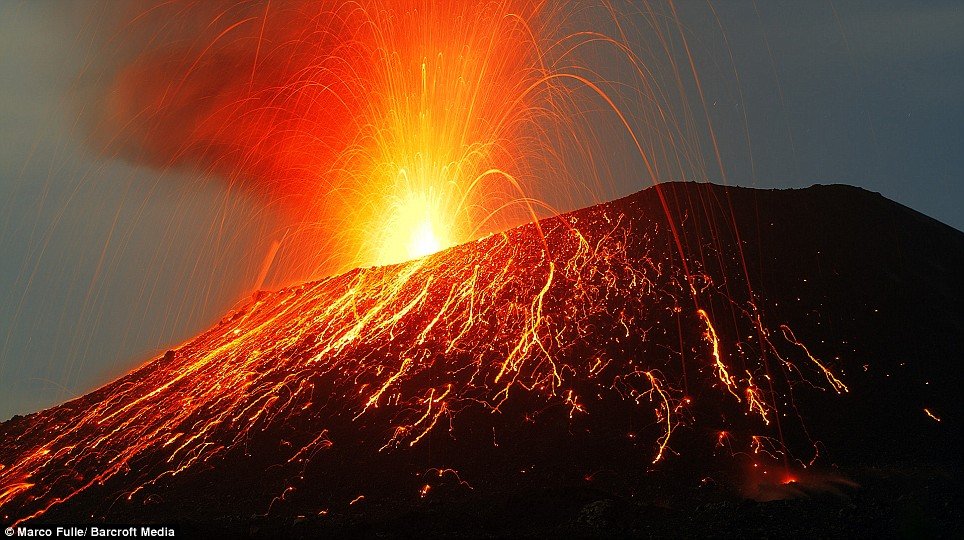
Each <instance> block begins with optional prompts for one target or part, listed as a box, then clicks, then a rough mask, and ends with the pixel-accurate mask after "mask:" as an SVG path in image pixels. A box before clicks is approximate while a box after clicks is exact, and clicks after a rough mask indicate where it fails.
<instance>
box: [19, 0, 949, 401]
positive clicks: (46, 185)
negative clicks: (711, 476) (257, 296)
mask: <svg viewBox="0 0 964 540" xmlns="http://www.w3.org/2000/svg"><path fill="white" fill-rule="evenodd" d="M757 4H758V5H754V3H752V2H742V1H739V2H738V1H727V2H718V3H713V4H712V8H713V9H710V8H708V6H707V4H706V3H705V2H685V1H682V2H678V3H677V8H678V11H679V17H680V20H681V23H682V25H683V28H684V32H685V34H686V36H687V40H688V41H689V43H690V46H691V48H692V51H693V55H694V61H695V64H696V67H697V71H698V73H699V74H700V78H701V81H702V83H703V92H704V98H705V104H706V106H707V110H708V114H709V116H710V123H711V124H712V128H713V131H714V132H715V134H716V137H717V140H718V143H719V146H720V152H721V156H722V160H723V162H724V170H723V171H720V169H719V168H718V167H716V166H713V165H712V163H713V158H712V156H711V153H710V152H709V148H710V145H709V144H708V140H706V136H705V131H703V132H702V133H703V135H702V136H701V137H702V139H703V140H701V141H700V142H701V147H702V149H703V152H704V154H705V155H704V156H703V159H704V160H705V161H706V162H707V163H709V164H710V165H708V166H706V167H705V168H704V169H703V170H704V175H703V177H702V178H690V179H694V180H697V179H698V180H708V181H713V182H725V183H727V184H731V185H741V186H753V187H761V188H771V187H775V188H795V187H806V186H809V185H811V184H815V183H844V184H851V185H856V186H860V187H863V188H866V189H868V190H871V191H876V192H880V193H881V194H883V195H884V196H886V197H888V198H891V199H893V200H895V201H897V202H900V203H902V204H905V205H907V206H909V207H911V208H913V209H915V210H918V211H920V212H922V213H924V214H927V215H929V216H931V217H934V218H936V219H938V220H940V221H942V222H944V223H947V224H949V225H951V226H952V227H955V228H957V229H959V230H964V212H962V211H961V208H964V182H962V181H961V169H962V166H964V151H962V149H964V100H962V99H961V96H964V69H961V68H962V66H964V31H962V29H964V4H962V3H961V2H959V1H947V2H940V1H935V0H927V1H917V2H911V1H880V0H877V1H864V2H856V1H855V2H839V3H836V2H835V3H831V2H825V1H814V2H799V1H789V2H758V3H757ZM110 9H111V6H110V5H109V4H105V3H100V2H97V3H84V2H81V3H77V4H71V3H66V2H56V1H46V2H44V1H15V0H0V88H2V93H0V254H2V256H0V298H2V300H0V419H6V418H8V417H10V416H11V415H13V414H23V413H27V412H31V411H33V410H37V409H39V408H44V407H48V406H51V405H54V404H56V403H58V402H60V401H63V400H65V399H68V398H70V397H73V396H77V395H80V394H83V393H85V392H87V391H89V390H91V389H92V388H94V387H96V386H97V385H99V384H102V383H104V382H107V381H108V380H110V379H112V378H114V377H116V376H118V375H120V374H122V373H124V372H126V371H127V370H129V369H130V368H132V367H134V366H136V365H138V364H140V363H142V362H143V361H145V360H146V359H147V358H148V357H149V356H150V355H153V354H156V353H158V352H160V351H163V350H165V349H166V348H168V347H170V346H173V345H175V344H177V343H178V342H179V341H180V340H184V339H187V338H189V337H190V336H192V335H194V334H195V333H197V332H198V331H199V330H202V329H203V328H205V327H206V326H207V325H210V324H211V323H213V322H214V321H216V320H217V318H218V317H219V316H220V315H222V314H223V313H224V312H225V311H226V310H228V309H230V307H231V306H232V305H234V304H235V303H237V302H238V301H239V299H241V298H242V296H243V295H245V294H247V293H248V292H250V291H251V289H252V287H253V286H254V283H255V280H256V276H257V274H258V271H259V268H260V265H261V262H262V260H263V258H264V254H265V252H266V251H267V250H268V249H269V245H270V243H271V240H272V239H271V238H270V237H269V236H268V235H266V234H265V231H268V230H273V228H274V226H275V225H274V221H275V216H273V215H272V213H271V212H269V211H267V210H265V209H264V208H263V207H262V205H260V204H259V201H257V200H255V199H253V198H251V197H249V196H247V195H245V194H243V193H236V192H229V191H228V190H227V189H225V188H224V187H223V186H222V185H220V184H217V183H211V182H197V181H195V180H197V178H196V177H197V175H198V174H199V173H195V172H191V171H184V170H182V171H163V172H161V171H158V170H156V169H152V168H148V167H145V166H141V165H138V164H134V163H130V162H125V161H121V160H117V159H109V158H105V157H103V156H100V155H98V154H97V153H96V152H93V151H92V150H91V149H90V144H89V141H88V140H87V137H88V135H87V134H86V132H85V130H84V126H83V125H82V123H83V121H82V118H83V117H84V111H83V108H84V96H85V95H86V94H87V93H88V92H89V91H90V88H88V87H87V86H86V85H87V84H88V81H87V80H86V79H84V78H82V77H79V75H78V74H79V73H81V71H82V70H84V69H85V67H86V66H88V64H90V63H91V61H92V55H93V54H95V51H96V50H98V49H97V47H95V46H93V45H92V39H91V38H90V36H89V35H88V34H89V31H88V29H89V28H90V27H91V26H92V25H95V24H96V22H97V21H98V20H99V18H100V17H102V16H103V14H104V13H105V12H107V11H109V10H110ZM714 10H715V13H716V15H717V16H718V17H719V21H717V20H716V19H715V18H714ZM721 29H722V30H721ZM680 54H681V53H680ZM681 59H682V56H679V57H678V58H677V60H678V61H681ZM598 62H600V70H601V71H604V72H618V70H619V64H618V63H611V64H609V65H606V63H607V62H610V60H607V59H606V58H604V57H603V58H600V59H598ZM616 76H617V77H618V74H617V75H616ZM688 93H690V94H691V95H689V96H688V99H689V100H690V101H691V102H694V103H696V104H695V105H694V104H693V103H691V104H690V105H691V106H692V107H699V103H698V102H697V101H696V100H697V96H696V95H695V93H693V89H689V90H688ZM700 111H701V109H700ZM701 114H702V113H701ZM699 118H703V117H702V116H700V117H699ZM702 122H703V123H705V119H703V120H702ZM613 132H614V131H605V130H603V131H602V133H603V137H606V136H609V135H607V134H608V133H613ZM613 136H614V135H613ZM603 142H604V143H607V142H608V141H603ZM620 145H625V141H622V142H620V141H613V142H612V146H613V147H614V148H620V147H621V146H620ZM614 163H615V162H614ZM613 167H614V168H616V169H619V168H623V169H624V170H619V171H617V174H615V177H616V178H619V180H618V181H617V182H616V185H614V186H613V187H612V193H601V194H595V198H596V199H597V200H605V199H607V198H612V197H615V196H619V195H625V194H628V193H631V192H634V191H637V190H639V189H642V188H644V187H647V186H648V185H649V182H648V181H647V180H645V179H643V180H641V179H640V176H639V175H638V174H634V173H633V171H634V164H633V163H632V162H631V161H625V162H619V164H614V165H613ZM671 179H672V178H664V179H663V180H671ZM185 185H189V186H191V188H190V189H185V188H184V186H185ZM536 195H537V196H540V195H541V196H542V197H545V198H547V199H551V197H552V194H551V193H541V194H540V193H537V194H536ZM567 202H568V204H569V205H570V206H581V205H585V204H589V203H591V202H593V201H591V200H585V201H579V200H569V201H567ZM559 204H563V203H559Z"/></svg>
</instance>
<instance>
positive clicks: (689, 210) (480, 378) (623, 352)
mask: <svg viewBox="0 0 964 540" xmlns="http://www.w3.org/2000/svg"><path fill="white" fill-rule="evenodd" d="M661 189H662V190H663V192H662V193H657V192H656V190H655V189H650V190H647V191H644V192H641V193H640V194H637V195H634V196H632V197H629V198H626V199H623V200H620V201H616V202H613V203H609V204H603V205H599V206H595V207H592V208H589V209H586V210H582V211H578V212H574V213H571V214H567V215H564V216H561V217H557V218H550V219H546V220H543V221H541V222H540V223H533V224H529V225H525V226H522V227H518V228H516V229H512V230H509V231H506V232H505V233H502V234H497V235H492V236H489V237H486V238H483V239H480V240H477V241H475V242H471V243H469V244H464V245H461V246H457V247H454V248H451V249H448V250H445V251H443V252H440V253H437V254H434V255H431V256H429V257H425V258H422V259H418V260H414V261H410V262H406V263H402V264H397V265H393V266H386V267H374V268H366V269H357V270H354V271H351V272H348V273H346V274H343V275H339V276H334V277H331V278H328V279H324V280H321V281H317V282H313V283H305V284H302V285H297V286H292V287H288V288H285V289H282V290H279V291H277V292H272V293H265V292H260V293H257V294H256V295H254V297H253V298H252V299H251V300H250V301H249V302H247V303H246V304H244V305H242V306H241V307H239V308H238V309H236V310H235V311H234V312H232V313H230V314H229V315H228V316H226V317H225V318H224V319H223V320H221V321H220V323H218V324H217V325H216V326H214V327H213V328H211V329H210V330H208V331H206V332H204V333H202V334H201V335H199V336H197V337H196V338H194V339H192V340H190V341H188V342H186V343H184V344H182V345H180V346H178V347H176V348H174V349H172V350H170V351H168V352H167V353H165V354H163V355H162V356H160V357H158V358H155V359H154V360H152V361H150V362H148V363H147V364H145V365H144V366H142V367H140V368H139V369H136V370H134V371H133V372H131V373H130V374H129V375H127V376H125V377H123V378H121V379H119V380H117V381H115V382H113V383H110V384H108V385H106V386H104V387H103V388H100V389H99V390H96V391H95V392H92V393H91V394H89V395H87V396H84V397H81V398H78V399H76V400H74V401H71V402H68V403H66V404H64V405H61V406H58V407H54V408H52V409H49V410H46V411H43V412H40V413H37V414H33V415H30V416H27V417H18V418H15V419H13V420H11V421H9V422H6V423H4V424H3V425H2V426H0V464H2V465H0V508H2V513H0V515H2V516H3V519H4V521H7V522H22V521H24V520H28V519H35V518H40V519H58V518H64V517H83V518H84V519H108V520H109V519H112V518H113V519H116V518H117V517H118V516H123V517H128V518H136V519H139V520H142V521H143V520H151V519H155V520H156V519H161V518H163V517H167V518H173V519H178V518H183V517H185V516H190V515H195V517H196V516H197V515H205V516H208V517H211V516H213V515H228V514H230V515H251V514H252V513H254V514H272V513H275V514H277V513H282V514H289V515H304V514H306V513H310V514H312V515H321V516H323V515H327V514H328V513H329V512H337V511H340V510H344V509H347V508H348V507H350V506H351V507H356V506H358V505H382V506H384V505H387V504H390V501H394V503H392V504H396V503H397V504H417V503H418V502H419V501H423V500H424V499H431V498H433V497H457V496H459V494H462V493H469V492H475V493H479V492H480V491H481V492H485V491H486V490H489V491H492V490H499V489H508V488H507V486H508V485H510V484H516V483H521V482H525V481H530V480H526V479H532V480H531V481H533V482H536V483H539V484H540V485H543V486H566V485H569V484H570V483H572V482H586V483H589V482H596V481H606V482H609V483H610V484H611V485H614V486H621V488H624V489H625V490H627V492H634V493H635V492H639V490H640V489H642V488H641V487H640V486H641V485H643V482H644V481H643V480H642V479H644V478H645V477H647V476H649V478H655V477H656V476H658V475H659V474H664V473H665V472H666V471H667V470H672V471H673V473H672V474H673V476H667V477H663V481H666V482H680V483H683V482H688V481H690V480H693V481H698V479H701V478H702V479H704V480H705V479H706V478H707V477H708V476H709V474H711V473H712V474H717V473H718V472H719V471H720V470H721V468H722V467H723V466H724V465H722V464H723V463H731V464H739V467H737V468H739V469H740V470H741V471H744V472H743V473H741V474H743V475H744V476H750V475H755V476H754V478H756V479H757V481H760V479H762V478H769V479H770V480H769V481H770V482H772V483H773V484H779V483H781V482H787V481H790V480H792V479H794V478H797V477H798V475H799V474H800V473H801V472H803V471H805V470H806V469H807V468H808V467H811V466H812V465H813V463H815V462H817V463H819V462H820V460H821V459H825V458H824V457H823V454H824V453H825V452H826V451H827V449H826V446H830V448H829V451H830V452H833V451H834V448H833V447H832V445H824V444H823V443H821V439H822V437H824V435H831V436H832V434H828V433H824V432H814V430H813V429H810V428H809V418H808V414H809V413H810V409H809V408H808V407H813V408H814V409H815V410H816V411H824V412H825V414H824V415H823V416H824V417H826V416H828V414H826V411H834V410H836V409H837V408H839V407H842V406H843V405H844V404H847V405H848V406H849V404H850V402H844V401H842V400H846V399H848V397H849V396H850V395H851V391H856V392H863V391H865V390H861V388H863V385H862V383H860V382H858V386H860V387H859V388H856V389H855V390H852V388H851V386H853V385H854V382H853V377H854V375H853V373H855V372H864V373H866V372H867V371H868V366H867V363H868V359H866V358H863V357H862V354H863V351H856V350H852V349H847V347H848V345H845V343H847V341H846V339H843V338H841V336H839V335H836V334H834V335H833V336H832V337H833V338H834V339H839V342H835V343H829V344H828V343H824V344H823V345H822V346H820V347H815V346H814V344H813V343H810V340H811V339H812V338H813V337H814V336H817V337H818V338H819V337H820V332H821V329H820V323H819V322H817V323H814V317H812V316H811V315H810V314H809V312H808V310H806V309H802V310H797V311H787V310H786V309H783V311H781V308H780V307H779V306H778V305H777V303H775V302H773V301H772V299H773V298H780V299H782V298H793V297H795V296H799V295H800V293H799V292H798V291H797V290H790V289H793V285H790V284H789V283H790V281H792V279H797V278H798V277H799V276H800V275H804V276H806V272H807V271H808V270H806V269H809V268H811V266H808V263H804V262H801V266H800V268H803V269H804V270H799V269H794V268H793V267H792V265H790V264H788V261H790V260H793V259H794V258H795V257H803V256H804V255H805V254H804V253H802V252H801V253H788V252H781V251H780V250H779V249H778V248H777V247H773V246H778V245H779V244H778V242H783V241H786V242H787V244H788V245H790V246H793V245H795V244H794V243H793V242H794V240H793V238H792V237H790V236H787V235H784V234H783V233H782V232H781V233H780V234H776V235H774V234H773V233H771V232H769V229H764V228H761V227H760V223H762V222H757V226H756V228H754V229H749V230H751V231H752V232H753V233H755V238H754V239H753V240H752V241H740V240H739V236H738V235H737V234H736V231H735V224H736V219H735V218H734V217H733V216H737V215H739V216H746V215H752V214H753V213H754V212H755V213H756V215H757V219H772V220H773V221H772V222H770V223H769V225H770V226H771V227H772V226H773V222H779V221H780V219H781V218H780V215H781V212H782V210H781V208H785V207H788V206H795V205H797V203H796V199H793V196H792V195H787V194H781V195H772V194H767V193H768V192H756V191H754V190H731V191H727V190H725V189H723V188H720V187H717V186H709V185H693V184H689V185H685V184H668V185H664V186H662V188H661ZM758 193H762V194H767V195H766V197H768V198H769V199H767V201H764V202H763V203H759V201H756V197H757V196H758V195H757V194H758ZM820 193H821V195H820V197H817V199H820V198H821V197H823V198H828V199H833V198H834V197H837V196H839V195H840V193H838V192H832V193H829V194H822V193H823V192H820ZM848 193H849V192H845V193H843V194H844V195H847V196H849V194H848ZM734 194H735V195H734ZM657 195H659V196H657ZM759 196H760V197H763V196H762V195H759ZM770 199H772V200H770ZM800 200H801V201H802V200H804V199H803V198H801V199H800ZM727 201H729V205H730V211H729V212H726V211H722V208H723V207H725V206H726V205H727ZM733 201H736V203H735V204H736V206H735V208H737V210H733V208H734V206H733V205H734V202H733ZM754 201H756V202H757V204H758V206H756V207H754ZM664 203H665V204H666V205H667V206H666V207H667V208H669V209H670V211H669V212H665V211H664V206H663V204H664ZM768 205H769V206H768ZM761 208H763V210H762V212H763V214H764V217H763V218H761V217H760V213H761ZM828 211H829V210H828ZM813 215H814V217H813V221H812V223H811V225H812V226H813V227H818V228H819V226H820V223H825V221H824V222H821V219H822V218H820V217H819V212H816V213H814V214H813ZM668 219H669V220H671V221H672V222H673V223H674V224H675V225H676V228H678V230H679V234H678V235H676V234H674V233H673V228H672V227H669V226H668ZM741 219H742V218H741ZM778 225H780V224H778ZM780 230H781V231H783V229H780ZM795 230H798V231H799V234H801V235H806V234H810V232H809V230H808V229H807V228H800V227H797V228H796V229H795ZM820 241H821V242H824V241H829V242H830V243H831V244H832V241H830V240H827V239H826V238H824V237H821V240H820ZM796 245H799V244H796ZM817 245H819V243H818V244H817ZM762 246H767V247H769V249H770V251H769V252H766V253H767V254H768V255H773V254H775V253H777V254H779V257H781V258H780V259H779V262H778V264H780V265H781V266H780V268H779V269H777V270H765V271H764V272H763V273H762V274H760V273H759V270H760V269H761V268H763V265H764V263H766V262H768V261H777V259H776V258H773V257H771V258H769V259H767V258H766V257H764V256H762V255H761V253H764V251H761V250H762V249H763V248H762ZM818 253H819V251H818ZM808 256H809V255H808ZM775 264H777V263H775ZM825 264H827V263H825ZM831 266H833V265H832V264H831ZM781 269H782V270H781ZM798 270H799V271H798ZM771 271H775V272H777V273H778V274H780V272H783V274H781V275H784V274H785V277H777V278H774V279H772V280H770V281H769V283H776V282H779V281H780V280H781V279H784V280H785V281H786V283H788V284H785V285H784V286H783V288H782V290H781V291H780V292H779V293H776V294H773V295H772V296H770V295H768V296H767V297H766V298H764V296H763V295H762V294H761V293H760V292H756V291H754V289H753V288H752V287H751V286H750V284H754V283H755V282H759V280H760V279H762V278H761V276H762V277H764V278H765V277H766V276H767V275H769V274H768V272H771ZM811 277H812V276H811ZM803 281H804V282H805V281H806V279H803ZM799 287H801V289H799V290H805V287H806V285H804V284H801V285H799ZM798 300H799V298H798ZM764 305H772V306H773V310H774V311H773V312H774V313H779V314H781V315H780V318H775V317H774V316H771V313H770V311H769V310H768V309H764ZM828 309H829V308H828ZM791 313H792V314H798V315H799V317H798V318H799V319H800V320H791V319H790V318H789V316H788V314H791ZM817 318H818V319H819V316H818V317H817ZM798 325H799V326H798ZM800 326H802V327H803V328H804V329H806V336H807V337H806V338H805V337H804V332H803V331H801V330H800ZM843 326H846V324H845V323H844V324H843ZM813 341H816V342H818V344H819V342H820V341H823V340H822V339H814V340H813ZM835 349H836V350H838V351H840V352H841V353H842V354H843V353H846V358H847V359H848V360H847V361H844V360H841V356H830V357H824V355H823V353H824V352H826V351H828V350H831V351H832V350H835ZM818 351H820V352H818ZM861 365H863V368H861ZM873 365H874V366H876V365H877V364H873ZM863 377H864V378H861V379H860V380H859V381H863V382H866V380H867V379H866V375H864V376H863ZM888 377H889V375H888ZM908 381H909V379H908ZM907 384H911V382H907ZM901 403H902V404H903V403H904V402H903V401H901ZM927 405H929V406H930V407H931V410H935V409H934V407H937V409H936V410H938V411H941V410H946V407H945V409H941V408H940V405H941V404H940V403H939V402H932V403H929V404H928V403H922V404H921V407H924V406H927ZM867 406H868V407H873V406H875V405H873V402H871V404H870V405H867ZM832 414H833V413H830V414H829V416H832ZM914 414H917V415H918V416H920V418H922V419H923V418H924V417H923V414H920V409H919V408H918V409H915V412H914ZM935 414H936V413H935ZM815 418H820V415H819V414H817V415H816V416H815ZM921 421H924V420H921ZM926 421H927V422H932V421H931V420H929V419H926ZM817 424H818V425H822V424H820V422H819V421H817ZM831 438H832V437H831ZM679 464H685V467H681V466H680V465H679ZM673 467H676V468H675V469H674V468H673ZM684 469H685V473H683V472H680V471H681V470H684ZM746 471H750V472H746ZM765 475H769V476H765ZM399 501H400V502H399Z"/></svg>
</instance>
